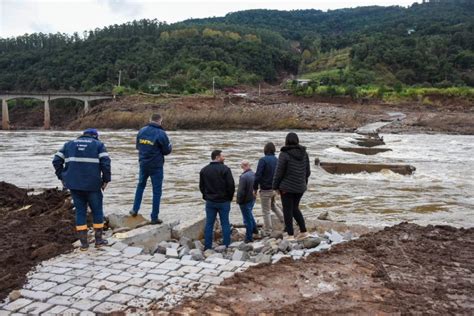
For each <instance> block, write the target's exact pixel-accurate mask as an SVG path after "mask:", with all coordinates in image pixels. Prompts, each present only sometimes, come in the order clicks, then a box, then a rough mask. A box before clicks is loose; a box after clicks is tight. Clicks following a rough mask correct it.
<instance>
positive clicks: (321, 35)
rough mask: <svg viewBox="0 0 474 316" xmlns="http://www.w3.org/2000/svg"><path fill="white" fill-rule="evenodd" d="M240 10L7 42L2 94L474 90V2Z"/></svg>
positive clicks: (1, 47)
mask: <svg viewBox="0 0 474 316" xmlns="http://www.w3.org/2000/svg"><path fill="white" fill-rule="evenodd" d="M446 2H447V3H436V4H434V3H428V4H414V5H412V6H411V7H409V8H403V7H395V6H394V7H363V8H355V9H341V10H334V11H328V12H322V11H318V10H296V11H274V10H250V11H241V12H235V13H231V14H228V15H226V16H225V17H222V18H208V19H197V20H188V21H184V22H180V23H175V24H171V25H168V24H165V23H161V22H158V21H156V20H141V21H133V22H130V23H127V24H122V25H112V26H109V27H105V28H103V29H96V30H94V31H87V32H84V33H82V34H77V33H76V34H73V35H65V34H41V33H39V34H31V35H25V36H20V37H16V38H8V39H1V38H0V69H1V71H0V90H30V91H31V90H37V91H45V90H73V91H86V90H87V91H91V90H97V91H110V90H112V89H113V88H114V86H115V85H116V84H117V81H118V73H119V71H121V73H122V76H121V79H122V85H123V86H125V87H129V88H131V89H135V90H142V91H145V92H152V93H153V92H161V91H167V92H185V93H195V92H202V91H205V90H208V89H210V88H211V85H212V81H213V78H214V80H215V82H216V85H217V87H225V86H234V85H237V84H256V83H258V82H261V81H266V82H271V83H275V82H278V81H279V80H281V79H283V78H286V77H287V76H288V75H289V74H293V75H298V76H301V77H307V78H311V79H316V80H315V81H316V82H318V84H321V85H356V86H361V85H369V84H371V85H386V86H395V85H423V86H435V87H437V86H454V85H456V86H466V85H467V86H474V73H473V68H474V17H473V16H474V15H473V12H474V5H473V4H472V3H457V2H458V1H453V3H450V2H449V1H446ZM461 2H462V1H461Z"/></svg>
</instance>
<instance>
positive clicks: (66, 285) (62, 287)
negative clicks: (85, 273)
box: [48, 283, 74, 294]
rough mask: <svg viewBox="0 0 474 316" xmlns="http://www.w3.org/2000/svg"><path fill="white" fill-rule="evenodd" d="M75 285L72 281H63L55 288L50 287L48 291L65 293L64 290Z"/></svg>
mask: <svg viewBox="0 0 474 316" xmlns="http://www.w3.org/2000/svg"><path fill="white" fill-rule="evenodd" d="M72 287H74V285H73V284H70V283H63V284H59V285H56V286H55V287H53V288H50V289H49V290H48V292H51V293H54V294H63V292H65V291H67V290H69V289H70V288H72Z"/></svg>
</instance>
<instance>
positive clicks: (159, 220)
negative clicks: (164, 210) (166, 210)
mask: <svg viewBox="0 0 474 316" xmlns="http://www.w3.org/2000/svg"><path fill="white" fill-rule="evenodd" d="M162 223H163V221H162V220H161V219H159V218H158V219H152V220H151V222H150V224H152V225H159V224H162Z"/></svg>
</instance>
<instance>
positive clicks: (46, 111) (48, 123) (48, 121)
mask: <svg viewBox="0 0 474 316" xmlns="http://www.w3.org/2000/svg"><path fill="white" fill-rule="evenodd" d="M50 128H51V115H50V113H49V100H44V129H50Z"/></svg>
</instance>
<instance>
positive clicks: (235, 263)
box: [228, 260, 246, 268]
mask: <svg viewBox="0 0 474 316" xmlns="http://www.w3.org/2000/svg"><path fill="white" fill-rule="evenodd" d="M245 263H246V261H238V260H232V261H231V262H229V263H228V264H229V265H231V266H234V267H237V268H238V267H241V266H243V265H244V264H245Z"/></svg>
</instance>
